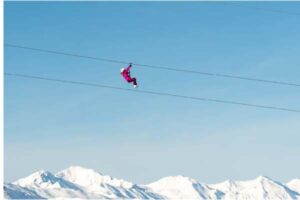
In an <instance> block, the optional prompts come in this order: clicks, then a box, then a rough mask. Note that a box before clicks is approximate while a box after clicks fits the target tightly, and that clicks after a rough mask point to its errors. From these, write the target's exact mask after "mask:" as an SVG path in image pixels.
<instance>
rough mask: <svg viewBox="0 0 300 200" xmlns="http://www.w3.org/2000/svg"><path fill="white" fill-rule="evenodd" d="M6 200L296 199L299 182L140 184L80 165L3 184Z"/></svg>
mask: <svg viewBox="0 0 300 200" xmlns="http://www.w3.org/2000/svg"><path fill="white" fill-rule="evenodd" d="M4 195H5V198H6V199H195V200H196V199H212V200H218V199H228V200H229V199H230V200H232V199H243V200H244V199H270V200H271V199H272V200H276V199H284V200H288V199H291V200H292V199H297V200H300V179H293V180H291V181H290V182H288V183H281V182H278V181H275V180H272V179H271V178H268V177H265V176H259V177H257V178H256V179H253V180H248V181H232V180H227V181H224V182H222V183H218V184H205V183H201V182H199V181H197V180H194V179H191V178H188V177H184V176H169V177H165V178H162V179H160V180H158V181H156V182H153V183H150V184H147V185H141V184H134V183H131V182H128V181H125V180H122V179H116V178H112V177H110V176H107V175H102V174H101V173H99V172H97V171H95V170H93V169H87V168H83V167H80V166H71V167H69V168H67V169H65V170H62V171H60V172H58V173H56V174H52V173H51V172H49V171H44V170H40V171H37V172H35V173H33V174H31V175H30V176H28V177H25V178H21V179H19V180H17V181H15V182H13V183H4Z"/></svg>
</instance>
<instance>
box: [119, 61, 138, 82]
mask: <svg viewBox="0 0 300 200" xmlns="http://www.w3.org/2000/svg"><path fill="white" fill-rule="evenodd" d="M130 68H131V65H129V66H128V67H127V68H126V69H125V70H124V71H123V72H122V73H121V74H122V76H123V77H124V78H125V80H126V81H127V82H128V83H131V82H133V85H137V83H136V78H131V77H130Z"/></svg>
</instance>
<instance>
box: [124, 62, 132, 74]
mask: <svg viewBox="0 0 300 200" xmlns="http://www.w3.org/2000/svg"><path fill="white" fill-rule="evenodd" d="M131 67H132V64H131V63H130V64H129V65H128V67H127V68H126V69H125V70H126V71H127V72H129V70H130V68H131Z"/></svg>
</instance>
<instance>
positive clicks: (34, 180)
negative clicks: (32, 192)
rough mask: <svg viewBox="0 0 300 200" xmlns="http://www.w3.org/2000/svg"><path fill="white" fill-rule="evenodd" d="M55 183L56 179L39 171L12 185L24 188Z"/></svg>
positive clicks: (47, 173)
mask: <svg viewBox="0 0 300 200" xmlns="http://www.w3.org/2000/svg"><path fill="white" fill-rule="evenodd" d="M55 182H57V178H56V177H55V176H54V175H53V174H52V173H51V172H49V171H45V170H39V171H37V172H34V173H33V174H31V175H29V176H27V177H25V178H22V179H19V180H17V181H15V182H14V184H16V185H19V186H22V187H26V186H36V185H41V184H54V183H55Z"/></svg>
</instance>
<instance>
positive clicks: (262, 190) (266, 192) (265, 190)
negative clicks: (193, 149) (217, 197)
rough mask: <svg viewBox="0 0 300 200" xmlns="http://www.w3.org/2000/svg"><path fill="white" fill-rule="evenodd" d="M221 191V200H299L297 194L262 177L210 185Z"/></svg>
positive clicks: (280, 184)
mask: <svg viewBox="0 0 300 200" xmlns="http://www.w3.org/2000/svg"><path fill="white" fill-rule="evenodd" d="M210 187H212V188H214V189H216V190H219V191H221V192H222V193H223V194H224V195H223V196H222V199H272V200H274V199H286V200H288V199H300V196H299V194H298V193H297V192H295V191H293V190H291V189H290V188H288V187H287V186H285V185H284V184H282V183H279V182H276V181H273V180H272V179H270V178H268V177H264V176H259V177H258V178H256V179H254V180H250V181H230V180H229V181H225V182H223V183H219V184H214V185H210Z"/></svg>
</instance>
